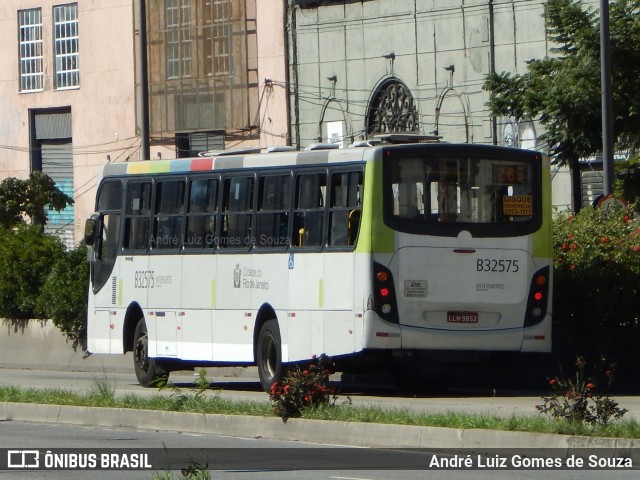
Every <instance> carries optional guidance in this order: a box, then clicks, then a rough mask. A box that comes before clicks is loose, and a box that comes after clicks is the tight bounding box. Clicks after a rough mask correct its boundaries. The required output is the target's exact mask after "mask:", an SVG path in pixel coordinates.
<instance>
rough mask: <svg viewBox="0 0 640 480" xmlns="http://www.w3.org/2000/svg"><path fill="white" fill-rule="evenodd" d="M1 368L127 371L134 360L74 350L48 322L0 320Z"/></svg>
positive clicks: (131, 368)
mask: <svg viewBox="0 0 640 480" xmlns="http://www.w3.org/2000/svg"><path fill="white" fill-rule="evenodd" d="M0 322H1V323H0V368H29V369H38V370H62V371H64V370H74V371H95V372H108V373H109V372H130V373H131V374H132V375H133V359H132V357H131V354H130V353H129V354H127V355H91V356H89V357H87V358H84V357H83V355H84V352H83V351H82V349H78V350H75V351H74V350H73V348H72V344H71V342H68V341H67V339H66V337H65V336H64V335H63V334H62V332H60V330H59V329H58V328H57V327H56V326H55V325H53V322H50V321H44V320H43V321H40V320H27V321H10V320H0Z"/></svg>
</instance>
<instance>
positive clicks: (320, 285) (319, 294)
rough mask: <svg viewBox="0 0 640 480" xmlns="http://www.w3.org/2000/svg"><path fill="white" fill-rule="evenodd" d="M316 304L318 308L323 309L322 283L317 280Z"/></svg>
mask: <svg viewBox="0 0 640 480" xmlns="http://www.w3.org/2000/svg"><path fill="white" fill-rule="evenodd" d="M318 304H319V306H320V308H324V281H323V280H322V279H320V280H318Z"/></svg>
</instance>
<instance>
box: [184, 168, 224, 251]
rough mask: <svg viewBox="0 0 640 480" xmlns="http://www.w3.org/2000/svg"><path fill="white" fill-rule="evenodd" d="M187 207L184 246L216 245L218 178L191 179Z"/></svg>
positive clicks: (210, 246)
mask: <svg viewBox="0 0 640 480" xmlns="http://www.w3.org/2000/svg"><path fill="white" fill-rule="evenodd" d="M189 189H190V190H189V204H188V209H187V237H186V238H185V245H184V246H185V248H197V249H204V248H213V247H215V246H216V243H217V239H216V237H215V235H216V211H217V198H218V180H217V179H214V178H207V179H197V180H192V181H191V182H190V186H189Z"/></svg>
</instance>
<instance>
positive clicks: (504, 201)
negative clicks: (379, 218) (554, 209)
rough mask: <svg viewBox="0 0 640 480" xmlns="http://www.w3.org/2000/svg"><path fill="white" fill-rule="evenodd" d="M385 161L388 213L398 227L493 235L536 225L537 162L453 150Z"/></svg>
mask: <svg viewBox="0 0 640 480" xmlns="http://www.w3.org/2000/svg"><path fill="white" fill-rule="evenodd" d="M385 162H386V165H385V175H384V182H385V185H384V189H385V195H384V197H385V219H386V220H387V223H388V224H390V226H392V227H393V228H395V229H397V230H400V231H407V232H414V233H431V234H436V235H437V234H443V235H455V234H457V232H459V231H460V230H462V229H467V230H469V231H471V233H472V234H480V236H490V229H493V230H494V231H495V232H496V233H497V234H499V233H500V232H501V231H502V232H509V234H516V233H518V232H516V230H521V229H522V228H523V227H524V228H526V227H527V226H529V227H530V228H535V224H536V223H537V222H536V217H537V216H539V213H538V212H539V211H540V207H539V202H540V198H539V197H540V192H539V189H538V188H536V185H537V183H538V182H539V180H538V179H539V168H540V167H539V162H538V165H536V163H534V162H531V161H528V160H527V159H510V158H483V157H469V156H451V155H447V156H433V157H424V158H415V157H405V158H388V159H386V160H385ZM527 230H529V229H527ZM529 231H531V230H529ZM524 233H528V232H522V233H521V234H524Z"/></svg>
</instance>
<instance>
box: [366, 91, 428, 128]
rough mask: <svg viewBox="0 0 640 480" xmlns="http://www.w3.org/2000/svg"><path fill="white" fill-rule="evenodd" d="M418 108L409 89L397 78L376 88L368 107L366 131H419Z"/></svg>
mask: <svg viewBox="0 0 640 480" xmlns="http://www.w3.org/2000/svg"><path fill="white" fill-rule="evenodd" d="M419 131H420V121H419V118H418V110H417V109H416V106H415V103H414V101H413V95H411V92H410V91H409V89H408V88H407V87H406V86H405V85H404V84H403V83H402V82H399V81H397V80H392V81H389V82H386V83H384V84H383V85H381V86H380V88H378V91H377V92H376V94H375V95H374V97H373V101H372V103H371V107H370V108H369V118H368V124H367V133H368V134H370V135H374V134H379V133H402V132H419Z"/></svg>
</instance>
